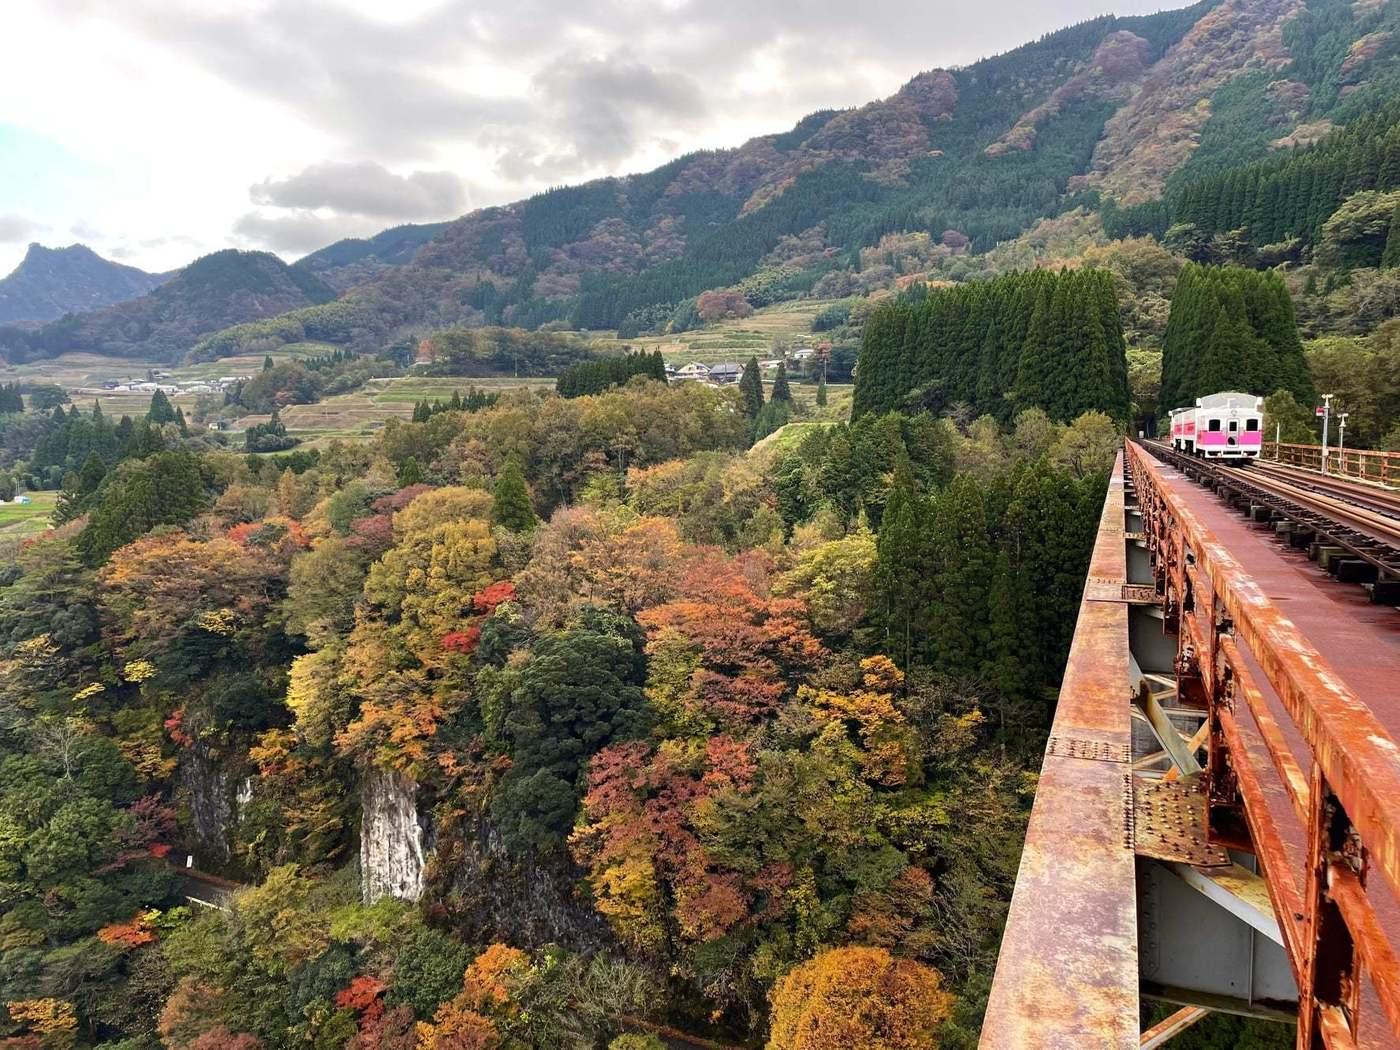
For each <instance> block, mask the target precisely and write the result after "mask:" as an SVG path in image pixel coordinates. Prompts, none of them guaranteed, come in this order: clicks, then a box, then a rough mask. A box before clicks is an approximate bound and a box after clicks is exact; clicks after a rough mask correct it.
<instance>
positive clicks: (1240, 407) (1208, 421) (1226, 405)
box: [1171, 393, 1264, 460]
mask: <svg viewBox="0 0 1400 1050" xmlns="http://www.w3.org/2000/svg"><path fill="white" fill-rule="evenodd" d="M1171 416H1172V448H1174V449H1178V450H1180V451H1182V452H1186V453H1189V454H1190V455H1193V456H1204V457H1206V458H1208V459H1234V460H1250V459H1258V458H1259V451H1260V449H1261V448H1262V446H1263V439H1264V399H1263V398H1261V397H1255V396H1254V395H1253V394H1237V393H1223V394H1209V395H1207V396H1206V397H1198V398H1196V404H1195V405H1194V406H1193V407H1191V408H1177V409H1173V410H1172V414H1171Z"/></svg>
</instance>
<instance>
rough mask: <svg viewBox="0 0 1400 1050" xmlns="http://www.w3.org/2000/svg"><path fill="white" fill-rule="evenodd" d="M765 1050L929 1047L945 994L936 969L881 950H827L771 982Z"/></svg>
mask: <svg viewBox="0 0 1400 1050" xmlns="http://www.w3.org/2000/svg"><path fill="white" fill-rule="evenodd" d="M772 1007H773V1015H772V1020H771V1029H772V1034H771V1037H770V1038H769V1040H768V1050H828V1048H830V1047H837V1046H850V1047H856V1046H858V1047H861V1048H863V1050H937V1047H938V1046H939V1042H938V1038H937V1030H938V1026H939V1025H940V1024H941V1023H942V1022H943V1021H944V1020H945V1019H946V1018H947V1017H948V1016H949V1014H950V1013H951V1012H952V996H950V995H949V994H948V993H947V992H946V991H944V990H943V987H942V978H941V977H940V976H939V974H938V971H937V970H934V969H932V968H931V967H928V966H924V965H921V964H920V963H917V962H914V961H913V960H910V959H896V958H894V957H893V956H891V955H890V953H889V952H887V951H885V950H884V949H883V948H861V947H850V948H832V949H829V950H827V951H823V952H821V953H819V954H818V955H817V956H816V957H815V958H813V959H811V960H810V961H808V962H805V963H803V964H801V965H800V966H796V967H794V968H793V969H792V970H791V971H789V973H788V974H787V975H786V976H785V977H783V978H782V979H781V980H780V981H778V983H777V984H776V985H775V986H774V988H773V994H772Z"/></svg>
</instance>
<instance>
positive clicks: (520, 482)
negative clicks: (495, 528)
mask: <svg viewBox="0 0 1400 1050" xmlns="http://www.w3.org/2000/svg"><path fill="white" fill-rule="evenodd" d="M539 520H540V519H539V518H538V516H536V514H535V508H534V504H533V503H532V502H531V500H530V489H529V486H527V485H526V484H525V475H524V473H523V472H522V471H521V469H520V463H519V461H518V460H516V459H515V458H514V457H512V458H511V459H509V460H507V461H506V465H505V467H504V468H503V469H502V470H501V473H500V476H499V477H497V478H496V487H495V489H494V490H493V492H492V500H491V521H492V522H493V523H495V524H496V525H499V526H501V527H502V528H504V529H508V530H510V531H511V532H529V531H530V530H531V529H533V528H534V527H535V526H536V525H538V524H539Z"/></svg>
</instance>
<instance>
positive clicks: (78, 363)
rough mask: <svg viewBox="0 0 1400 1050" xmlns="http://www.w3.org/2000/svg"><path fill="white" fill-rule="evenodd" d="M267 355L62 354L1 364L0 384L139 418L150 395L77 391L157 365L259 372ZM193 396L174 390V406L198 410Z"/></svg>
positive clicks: (176, 371) (169, 369)
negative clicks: (150, 357)
mask: <svg viewBox="0 0 1400 1050" xmlns="http://www.w3.org/2000/svg"><path fill="white" fill-rule="evenodd" d="M333 349H335V348H334V347H331V346H326V345H323V344H320V343H295V344H292V345H290V346H284V347H280V348H279V349H277V350H274V351H272V353H271V357H272V359H273V360H274V361H277V360H295V359H296V358H299V357H312V356H315V355H316V354H320V353H325V352H328V351H330V350H333ZM265 356H267V355H264V354H246V355H242V356H239V357H223V358H220V359H219V360H217V361H204V362H201V363H200V364H196V365H170V364H165V363H164V362H160V361H146V360H142V359H140V358H133V357H107V356H104V355H102V354H60V355H59V356H58V357H53V358H46V359H44V360H41V361H31V362H28V363H27V364H22V365H11V364H0V383H13V382H16V381H23V382H31V383H55V384H57V385H58V386H61V387H63V388H64V389H65V390H67V391H68V393H69V395H70V396H71V397H72V398H73V401H74V402H75V403H81V404H82V405H83V406H84V407H85V408H86V407H88V406H90V405H91V403H92V402H93V401H97V402H98V404H100V405H101V406H102V411H103V412H105V413H106V414H108V415H110V416H113V417H119V416H122V415H129V416H133V417H135V416H137V415H139V414H143V413H144V412H145V411H146V409H147V407H148V406H149V405H150V402H151V395H150V394H144V393H131V392H127V391H105V390H104V391H103V392H102V393H100V394H91V393H88V394H84V393H78V391H82V390H92V389H95V388H100V387H101V386H102V385H103V384H104V383H109V382H116V383H127V382H144V381H145V379H146V378H147V373H148V372H149V371H151V370H153V369H159V370H161V371H163V372H165V373H167V374H168V375H169V377H170V382H172V383H189V382H194V381H197V380H209V379H217V378H219V377H220V376H240V375H253V374H255V373H256V372H258V371H259V370H261V368H262V366H263V358H264V357H265ZM195 400H196V395H194V394H174V395H171V397H170V402H171V404H174V405H179V406H181V407H182V408H184V409H185V411H186V412H188V411H189V410H190V409H192V408H194V404H195Z"/></svg>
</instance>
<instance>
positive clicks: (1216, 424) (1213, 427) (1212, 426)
mask: <svg viewBox="0 0 1400 1050" xmlns="http://www.w3.org/2000/svg"><path fill="white" fill-rule="evenodd" d="M1206 429H1207V430H1209V431H1211V432H1212V433H1214V432H1216V431H1218V430H1219V429H1220V420H1218V419H1212V420H1211V421H1210V423H1209V425H1208V426H1207V427H1206Z"/></svg>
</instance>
